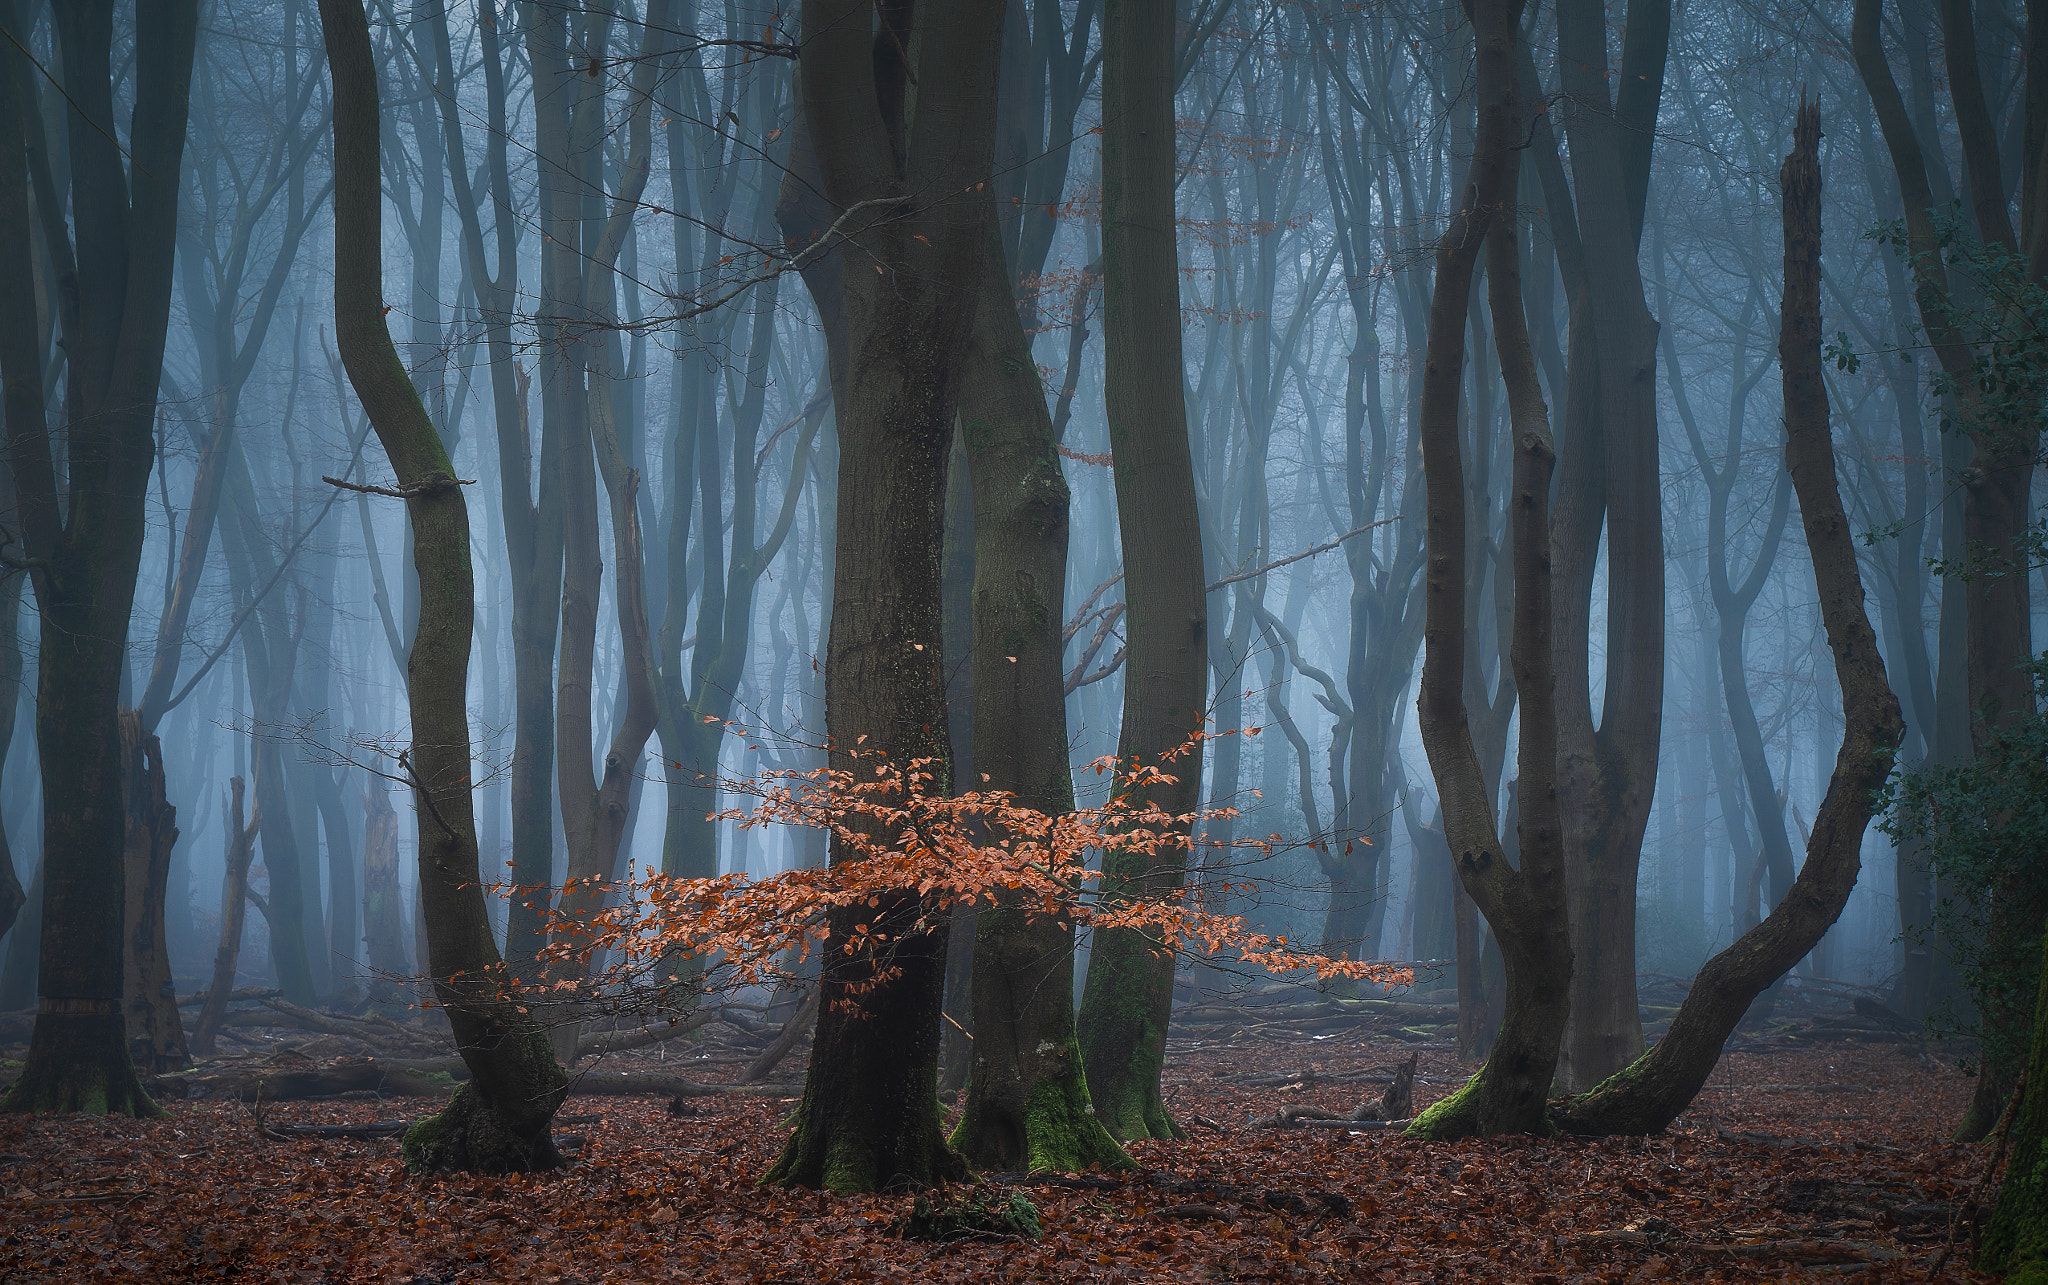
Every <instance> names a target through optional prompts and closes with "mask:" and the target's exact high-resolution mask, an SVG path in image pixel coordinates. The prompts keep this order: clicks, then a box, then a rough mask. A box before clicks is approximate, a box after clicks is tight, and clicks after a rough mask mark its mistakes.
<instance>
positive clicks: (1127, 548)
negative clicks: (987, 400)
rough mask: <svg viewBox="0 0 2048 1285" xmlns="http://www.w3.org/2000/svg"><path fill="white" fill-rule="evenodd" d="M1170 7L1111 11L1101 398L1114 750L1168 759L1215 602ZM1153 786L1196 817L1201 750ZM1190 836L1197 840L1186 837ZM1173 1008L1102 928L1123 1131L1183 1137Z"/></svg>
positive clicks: (1108, 1052)
mask: <svg viewBox="0 0 2048 1285" xmlns="http://www.w3.org/2000/svg"><path fill="white" fill-rule="evenodd" d="M1172 30H1173V5H1172V4H1170V3H1168V0H1111V3H1110V4H1109V5H1108V6H1107V7H1106V8H1105V10H1104V12H1103V17H1102V45H1103V86H1102V97H1103V111H1102V119H1103V138H1102V291H1103V294H1102V299H1103V326H1102V337H1103V345H1104V347H1103V362H1104V366H1103V399H1104V402H1105V404H1106V408H1107V411H1108V415H1109V442H1110V451H1111V453H1112V454H1113V455H1114V457H1115V459H1116V509H1117V531H1118V533H1119V535H1120V537H1121V539H1122V541H1123V552H1124V602H1125V604H1126V620H1127V622H1128V623H1127V628H1126V631H1125V637H1126V639H1127V640H1128V642H1127V659H1126V661H1125V665H1124V710H1123V728H1122V730H1121V732H1120V733H1119V734H1118V737H1117V757H1118V758H1119V759H1120V760H1121V761H1123V762H1124V763H1125V764H1127V765H1128V764H1130V763H1131V762H1132V760H1134V759H1135V760H1139V761H1142V762H1143V763H1144V764H1145V765H1146V766H1148V767H1150V766H1159V765H1161V764H1163V763H1164V762H1165V760H1166V756H1167V755H1168V754H1170V753H1172V752H1174V751H1177V750H1182V749H1183V747H1187V746H1188V745H1189V741H1190V738H1191V737H1193V736H1194V735H1195V734H1196V733H1198V732H1200V731H1201V730H1202V725H1203V723H1202V718H1203V712H1204V704H1205V697H1206V696H1207V694H1208V668H1209V660H1208V604H1207V600H1206V588H1205V585H1204V577H1203V569H1202V560H1201V555H1200V551H1201V548H1202V530H1201V521H1200V518H1199V516H1198V514H1197V512H1196V508H1195V504H1196V500H1195V466H1194V458H1193V453H1192V450H1191V448H1190V446H1189V442H1188V417H1187V402H1186V391H1185V388H1184V384H1183V373H1182V372H1183V364H1182V356H1181V318H1180V264H1179V250H1178V245H1177V242H1176V237H1175V232H1174V202H1173V188H1174V155H1175V153H1174V124H1173V120H1174V118H1173V87H1174V65H1173V60H1174V54H1173V41H1172V40H1171V39H1169V38H1168V37H1167V36H1166V34H1165V33H1167V32H1170V31H1172ZM1170 770H1171V771H1172V772H1173V773H1174V774H1175V777H1176V778H1177V779H1176V780H1174V781H1173V783H1171V784H1169V785H1162V786H1160V787H1158V788H1157V789H1155V790H1153V791H1152V792H1151V798H1150V799H1149V800H1148V801H1149V802H1151V803H1154V804H1157V805H1158V807H1159V808H1160V809H1161V810H1162V811H1165V812H1167V813H1171V814H1176V815H1185V814H1189V813H1192V812H1194V811H1196V810H1197V806H1198V804H1199V802H1200V799H1201V791H1202V752H1201V748H1200V745H1199V743H1197V744H1195V745H1193V746H1192V747H1191V748H1187V749H1186V752H1184V753H1182V754H1181V756H1180V757H1179V758H1178V759H1176V760H1175V761H1174V762H1172V763H1171V765H1170ZM1176 838H1177V839H1178V840H1181V841H1184V840H1185V838H1186V836H1185V834H1180V835H1177V836H1176ZM1186 866H1187V862H1186V852H1185V850H1184V849H1183V850H1178V851H1175V850H1167V851H1162V852H1160V853H1157V854H1154V855H1152V856H1148V857H1145V858H1143V859H1142V860H1140V861H1139V862H1136V863H1133V862H1131V861H1130V860H1129V859H1128V858H1126V859H1124V860H1112V861H1111V862H1110V863H1109V866H1108V868H1107V869H1106V870H1105V871H1104V878H1103V889H1102V891H1103V895H1104V896H1105V897H1117V896H1130V895H1135V896H1140V897H1147V896H1159V895H1163V894H1169V893H1171V892H1172V891H1173V890H1174V889H1176V888H1178V887H1180V886H1181V884H1182V883H1183V881H1184V880H1185V877H1186ZM1172 1016H1173V957H1172V956H1171V955H1169V954H1166V953H1164V952H1162V951H1161V950H1160V949H1159V948H1158V944H1157V943H1156V942H1154V941H1153V940H1151V939H1150V938H1149V937H1147V936H1146V935H1145V934H1143V933H1141V932H1138V931H1135V930H1130V929H1118V930H1114V931H1108V932H1101V933H1097V934H1096V937H1095V946H1094V951H1093V953H1092V954H1091V955H1090V956H1089V961H1088V981H1087V986H1086V989H1085V991H1084V992H1083V994H1082V997H1081V1016H1080V1034H1081V1054H1082V1059H1083V1061H1084V1062H1085V1063H1086V1065H1087V1067H1088V1090H1089V1093H1090V1095H1091V1096H1092V1098H1093V1099H1094V1103H1095V1112H1096V1115H1097V1116H1098V1117H1099V1118H1100V1119H1101V1120H1102V1122H1103V1124H1104V1125H1105V1126H1106V1127H1107V1128H1108V1129H1109V1131H1110V1133H1111V1134H1112V1135H1114V1136H1115V1137H1118V1138H1172V1137H1177V1136H1179V1133H1180V1130H1179V1129H1178V1128H1177V1127H1176V1126H1175V1125H1174V1122H1173V1119H1172V1117H1171V1116H1169V1115H1168V1114H1167V1112H1166V1103H1165V1101H1164V1099H1163V1098H1161V1096H1160V1093H1159V1075H1160V1071H1161V1069H1162V1067H1163V1066H1164V1064H1165V1060H1166V1026H1167V1023H1168V1021H1169V1020H1170V1019H1171V1018H1172Z"/></svg>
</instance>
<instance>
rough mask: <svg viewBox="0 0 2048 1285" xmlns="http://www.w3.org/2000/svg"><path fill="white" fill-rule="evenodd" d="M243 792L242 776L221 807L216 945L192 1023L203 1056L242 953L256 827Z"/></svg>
mask: <svg viewBox="0 0 2048 1285" xmlns="http://www.w3.org/2000/svg"><path fill="white" fill-rule="evenodd" d="M244 798H245V791H244V790H243V787H242V778H241V777H239V776H238V777H234V778H233V779H231V780H230V781H229V782H228V803H227V805H226V806H225V807H223V808H222V809H221V820H222V821H223V822H224V823H225V824H226V827H227V834H228V842H227V852H226V854H225V866H226V869H225V870H224V871H223V872H222V875H221V893H220V945H219V946H218V947H217V948H216V949H215V950H214V952H213V983H212V985H210V986H208V987H207V990H206V1003H205V1004H203V1005H201V1006H200V1009H199V1016H198V1018H196V1019H195V1020H194V1021H193V1023H192V1040H191V1049H192V1052H193V1053H194V1054H195V1055H196V1056H199V1057H207V1056H209V1055H211V1054H212V1052H213V1041H214V1037H215V1036H216V1035H218V1034H219V1033H220V1021H221V1018H222V1016H223V1015H225V1014H226V1013H227V1011H228V998H229V997H230V996H231V995H232V994H233V993H234V989H235V964H236V961H237V960H238V959H239V958H240V956H241V953H242V921H243V917H244V916H245V915H246V914H247V913H248V908H249V896H248V893H249V863H250V861H251V859H252V858H253V857H254V856H255V855H256V827H254V826H252V825H250V824H248V823H247V822H245V821H244V820H243V819H242V816H243V810H244Z"/></svg>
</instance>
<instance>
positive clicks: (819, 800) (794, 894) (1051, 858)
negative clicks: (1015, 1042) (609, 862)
mask: <svg viewBox="0 0 2048 1285" xmlns="http://www.w3.org/2000/svg"><path fill="white" fill-rule="evenodd" d="M727 730H728V731H730V732H732V733H733V734H735V735H739V736H746V735H748V734H749V733H748V732H747V731H746V729H745V728H742V727H739V726H738V725H737V724H728V725H727ZM1257 732H1258V729H1257V728H1250V729H1247V730H1246V731H1244V732H1243V733H1241V734H1242V735H1247V736H1252V735H1257ZM1231 734H1236V733H1231ZM1217 735H1221V734H1219V733H1210V732H1201V733H1197V734H1196V735H1195V736H1194V737H1193V738H1192V739H1191V740H1190V741H1189V742H1188V743H1187V744H1185V745H1183V746H1181V747H1180V748H1179V749H1177V750H1175V751H1173V752H1171V753H1169V754H1168V755H1166V756H1165V761H1164V762H1163V763H1160V764H1140V763H1138V762H1136V761H1129V762H1119V761H1118V760H1117V759H1116V758H1115V757H1114V756H1108V757H1104V758H1101V759H1098V760H1096V761H1095V762H1094V763H1093V764H1091V765H1090V769H1091V770H1092V771H1093V772H1094V773H1095V774H1097V775H1098V776H1105V777H1107V778H1108V780H1109V782H1110V784H1111V788H1110V790H1109V792H1108V797H1107V798H1106V799H1105V800H1104V801H1103V802H1102V803H1101V804H1099V805H1096V806H1092V807H1077V808H1073V809H1071V810H1068V811H1062V812H1059V813H1057V814H1055V813H1049V812H1045V811H1042V810H1040V809H1038V808H1034V807H1031V806H1029V805H1028V804H1025V803H1023V802H1021V801H1019V800H1018V798H1017V796H1016V795H1015V794H1013V793H1011V792H1009V791H1006V790H997V789H990V788H986V787H984V788H981V789H971V790H966V791H964V792H960V793H953V792H950V791H949V790H948V789H947V788H946V785H945V781H944V777H943V773H944V770H945V765H944V764H943V763H942V762H940V761H938V760H934V759H929V758H919V759H912V760H910V761H909V762H907V763H905V762H901V761H898V760H896V759H895V758H893V757H891V756H889V755H888V754H886V753H883V752H881V751H879V750H876V749H874V748H873V747H870V746H866V745H864V744H863V745H857V746H855V747H854V748H853V749H851V750H850V751H848V753H847V754H846V756H845V758H846V760H847V762H848V763H849V764H850V766H846V767H834V768H817V769H811V770H799V769H778V770H773V771H769V772H765V773H762V774H761V775H759V776H756V777H752V778H748V779H746V780H740V781H732V782H728V783H727V789H728V791H729V792H732V793H735V794H738V795H741V796H743V797H747V798H749V799H750V800H751V802H750V804H749V805H748V806H746V807H743V808H735V809H731V810H728V811H725V812H720V813H718V814H716V816H715V818H714V819H716V820H719V821H728V822H732V823H734V824H735V825H737V827H738V828H739V829H741V830H751V829H760V828H767V827H799V828H807V829H816V830H824V831H826V832H828V833H829V834H830V835H831V836H832V842H833V845H834V849H835V851H837V852H839V853H841V854H844V859H842V860H837V861H835V862H834V863H833V864H832V865H831V866H829V867H826V868H822V869H808V870H806V869H798V870H788V871H784V872H782V873H780V874H776V875H772V876H769V877H766V878H761V879H752V878H749V877H748V876H747V875H745V874H728V875H721V876H718V877H716V878H696V879H689V878H677V877H673V876H669V875H665V874H661V873H659V872H652V873H648V874H646V875H643V876H641V877H640V878H638V879H633V880H628V881H626V882H625V884H624V886H623V887H620V888H617V889H604V890H602V891H603V893H604V894H606V895H589V894H591V893H592V892H593V890H592V889H590V888H579V889H575V890H571V891H567V892H565V894H564V896H563V903H564V906H563V908H558V909H556V910H555V911H554V912H553V913H552V914H551V915H550V917H549V929H548V945H547V947H546V949H545V950H544V951H543V952H542V963H543V965H544V966H545V971H546V972H547V973H548V974H550V976H551V977H552V980H551V981H550V982H548V983H547V984H546V985H544V986H542V987H541V988H539V990H538V991H537V992H536V991H535V990H534V988H532V987H530V986H529V987H526V988H523V991H522V993H521V994H520V995H518V996H517V997H518V998H522V999H523V1000H524V1001H525V1002H527V1003H544V1002H549V1001H557V1002H560V1001H567V1000H572V999H574V998H576V997H577V996H579V995H582V996H586V997H591V998H596V997H603V998H606V999H609V1000H611V1001H613V1002H617V1001H618V1000H619V999H620V998H621V997H624V996H631V995H634V994H652V995H660V994H661V993H663V992H665V991H666V990H667V989H669V988H670V987H672V986H673V982H674V978H675V976H676V973H677V961H678V960H680V959H684V958H696V959H715V960H716V961H718V965H719V968H720V970H721V973H722V977H721V980H720V983H719V984H720V985H722V986H724V987H737V986H746V985H752V984H756V983H760V982H764V981H770V980H774V979H775V978H776V977H777V976H778V975H779V974H780V972H781V970H783V969H784V968H786V967H788V966H789V965H791V964H794V963H799V962H801V961H803V960H804V959H805V958H806V957H807V956H808V955H809V954H810V953H811V952H812V951H813V950H815V949H818V948H820V947H821V946H822V944H823V942H824V940H825V936H826V929H827V921H828V917H830V916H832V915H834V914H835V913H843V912H850V914H851V923H850V926H847V927H845V928H844V929H843V931H844V936H843V938H842V940H841V941H840V943H839V948H840V949H843V950H844V951H845V952H846V953H847V954H848V955H853V954H856V953H859V954H865V955H869V956H871V957H872V960H873V967H872V968H871V969H869V970H867V972H866V974H865V975H866V976H867V977H869V978H870V982H869V984H870V985H874V984H879V983H880V982H882V981H885V980H887V979H888V978H889V977H891V976H892V975H893V971H894V970H893V968H892V967H891V965H890V955H891V952H892V951H893V950H894V949H895V947H896V945H897V944H898V941H899V940H900V937H901V936H902V935H903V934H905V933H908V932H917V931H923V930H927V929H931V928H935V927H938V926H940V925H943V924H944V923H947V922H950V920H951V917H952V915H953V914H954V912H955V911H957V910H959V909H961V908H963V907H967V906H973V905H991V906H992V905H995V904H998V903H999V902H1000V903H1002V904H1005V905H1008V906H1011V907H1014V908H1017V909H1020V910H1022V911H1024V912H1025V913H1027V914H1033V915H1045V916H1049V917H1053V918H1057V919H1059V920H1061V921H1063V922H1065V923H1068V924H1070V925H1073V926H1076V927H1089V928H1093V929H1096V930H1098V931H1100V930H1103V929H1130V930H1136V931H1138V932H1142V933H1143V934H1145V935H1146V936H1147V937H1148V938H1150V939H1152V940H1153V941H1156V942H1158V943H1159V944H1160V946H1161V948H1162V949H1165V950H1169V951H1176V952H1178V951H1186V952H1190V953H1197V954H1202V955H1210V956H1213V955H1219V954H1226V953H1227V954H1228V955H1229V957H1230V958H1231V959H1233V960H1234V961H1236V962H1237V963H1238V964H1240V965H1242V966H1244V967H1248V968H1253V969H1264V970H1266V971H1268V972H1271V973H1275V974H1283V973H1304V972H1305V973H1313V974H1314V975H1315V976H1316V977H1318V978H1321V979H1324V980H1331V979H1343V980H1347V981H1354V982H1372V983H1377V984H1380V985H1387V986H1403V985H1408V984H1410V983H1412V982H1413V981H1414V973H1413V970H1411V969H1409V968H1406V967H1402V966H1399V965H1394V964H1386V963H1379V962H1375V961H1371V960H1356V959H1342V958H1333V957H1331V956H1328V955H1324V954H1320V953H1316V952H1313V951H1307V950H1301V949H1297V948H1295V947H1293V946H1292V945H1290V944H1289V942H1288V941H1287V939H1286V938H1284V937H1276V936H1272V935H1269V934H1266V933H1262V932H1258V931H1256V930H1254V929H1253V928H1252V927H1251V925H1250V924H1249V923H1248V922H1247V921H1246V920H1245V919H1244V918H1243V917H1242V916H1238V915H1229V914H1220V913H1217V912H1215V911H1213V910H1211V909H1209V908H1208V907H1207V906H1205V905H1204V904H1203V902H1204V900H1205V899H1204V898H1203V897H1202V896H1201V895H1199V894H1198V893H1197V892H1196V891H1194V890H1192V889H1186V888H1179V887H1175V888H1168V889H1163V890H1159V891H1153V892H1147V893H1143V894H1142V895H1141V894H1139V893H1138V892H1137V891H1136V890H1134V889H1132V888H1129V887H1123V888H1118V889H1114V890H1112V889H1108V888H1105V886H1104V877H1103V870H1102V866H1103V865H1104V864H1107V863H1121V864H1122V866H1123V868H1126V869H1130V868H1145V867H1147V866H1150V865H1152V864H1155V863H1164V862H1168V861H1173V862H1185V861H1186V860H1187V857H1188V852H1189V850H1190V848H1191V847H1192V846H1193V845H1194V843H1195V842H1197V841H1195V840H1192V839H1191V838H1190V835H1191V834H1193V833H1195V832H1197V831H1199V830H1200V829H1201V828H1202V826H1203V823H1205V822H1211V821H1216V820H1220V819H1225V818H1230V817H1234V816H1236V815H1237V813H1236V811H1235V810H1234V809H1231V808H1209V809H1204V810H1201V811H1198V812H1193V813H1187V814H1175V813H1171V812H1167V811H1164V810H1162V809H1161V808H1159V807H1158V806H1157V805H1156V804H1154V803H1152V802H1150V796H1151V795H1152V794H1153V793H1154V792H1156V790H1157V789H1158V787H1160V786H1163V785H1168V784H1171V783H1172V782H1173V781H1174V779H1175V778H1174V777H1173V775H1172V774H1171V770H1170V769H1171V768H1172V767H1173V763H1174V761H1176V760H1178V759H1179V758H1181V757H1183V756H1184V755H1185V754H1186V753H1187V752H1188V751H1189V750H1190V749H1192V748H1194V747H1196V746H1198V745H1199V744H1200V743H1201V742H1203V741H1206V740H1210V739H1213V738H1214V737H1215V736H1217ZM1280 842H1281V840H1280V839H1279V838H1278V837H1277V836H1273V837H1268V838H1258V837H1248V838H1239V839H1234V840H1232V841H1231V842H1230V845H1229V846H1231V847H1237V848H1246V849H1252V850H1255V851H1257V852H1259V853H1261V854H1267V853H1270V852H1271V851H1272V849H1273V848H1274V847H1276V846H1277V845H1278V844H1279V843H1280ZM1098 857H1099V858H1100V860H1099V861H1098V860H1096V858H1098ZM852 858H858V859H857V860H855V859H852ZM1212 891H1229V889H1220V890H1219V889H1212ZM614 892H615V893H616V896H611V895H609V894H612V893H614ZM572 893H574V894H579V895H572ZM905 893H910V894H914V895H915V898H916V907H917V912H918V913H917V915H916V916H915V918H914V920H912V921H911V922H909V923H907V924H905V923H900V922H899V923H897V924H896V925H895V926H894V927H893V929H892V928H889V927H885V921H886V920H887V919H888V916H886V915H884V914H882V913H881V908H882V907H884V906H885V905H889V906H894V905H897V904H899V903H900V902H901V900H902V897H903V895H904V894H905ZM607 903H609V904H607ZM586 905H598V906H602V907H603V908H602V909H599V910H596V911H594V912H587V911H583V910H580V909H573V908H571V907H581V906H586ZM867 911H873V912H875V913H874V915H873V917H872V920H871V921H863V919H862V916H863V914H864V912H867ZM508 990H512V991H520V990H521V988H518V987H511V986H509V984H508Z"/></svg>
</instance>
